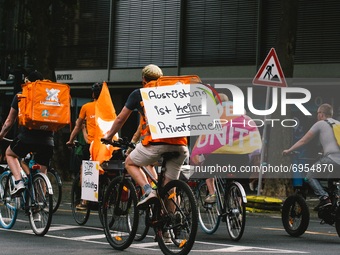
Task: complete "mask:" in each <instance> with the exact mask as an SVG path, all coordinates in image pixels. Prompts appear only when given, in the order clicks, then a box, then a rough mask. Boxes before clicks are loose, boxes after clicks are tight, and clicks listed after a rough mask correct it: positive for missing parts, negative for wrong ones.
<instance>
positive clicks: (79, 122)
mask: <svg viewBox="0 0 340 255" xmlns="http://www.w3.org/2000/svg"><path fill="white" fill-rule="evenodd" d="M83 122H84V120H83V119H82V118H78V119H77V121H76V126H75V127H74V129H73V131H72V133H71V135H70V139H69V141H68V142H67V143H66V144H67V145H72V146H73V145H74V139H75V138H76V136H77V135H78V134H79V132H80V131H81V130H82V127H83Z"/></svg>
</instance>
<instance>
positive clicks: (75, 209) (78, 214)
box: [71, 175, 90, 225]
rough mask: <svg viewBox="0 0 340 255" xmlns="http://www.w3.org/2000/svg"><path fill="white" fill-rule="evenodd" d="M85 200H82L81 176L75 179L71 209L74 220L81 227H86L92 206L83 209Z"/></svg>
mask: <svg viewBox="0 0 340 255" xmlns="http://www.w3.org/2000/svg"><path fill="white" fill-rule="evenodd" d="M83 204H84V200H83V199H81V183H80V176H79V175H77V177H76V178H75V179H74V181H73V184H72V190H71V208H72V214H73V218H74V219H75V221H76V222H77V223H78V224H79V225H84V224H85V223H86V222H87V220H88V219H89V217H90V206H89V205H87V206H85V207H81V205H83Z"/></svg>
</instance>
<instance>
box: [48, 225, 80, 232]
mask: <svg viewBox="0 0 340 255" xmlns="http://www.w3.org/2000/svg"><path fill="white" fill-rule="evenodd" d="M75 228H79V226H71V225H60V226H58V227H52V226H51V227H50V228H49V230H48V232H50V231H59V230H66V229H75Z"/></svg>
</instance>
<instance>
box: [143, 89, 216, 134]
mask: <svg viewBox="0 0 340 255" xmlns="http://www.w3.org/2000/svg"><path fill="white" fill-rule="evenodd" d="M141 94H142V98H143V104H144V107H145V111H146V116H147V119H148V124H149V127H150V131H151V136H152V139H159V138H169V137H183V136H196V135H202V134H212V133H221V132H222V125H221V123H220V118H219V115H218V113H217V107H216V105H217V102H216V101H215V99H214V95H213V93H212V91H211V90H210V89H209V87H208V86H206V85H204V84H193V85H185V84H182V83H180V82H179V83H178V84H175V85H172V86H162V87H152V88H143V89H141Z"/></svg>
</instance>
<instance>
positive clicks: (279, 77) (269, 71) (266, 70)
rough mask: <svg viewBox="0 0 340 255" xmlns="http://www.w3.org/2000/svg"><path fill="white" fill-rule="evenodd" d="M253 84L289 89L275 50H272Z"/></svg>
mask: <svg viewBox="0 0 340 255" xmlns="http://www.w3.org/2000/svg"><path fill="white" fill-rule="evenodd" d="M253 84H254V85H265V86H273V87H287V83H286V79H285V77H284V75H283V72H282V68H281V65H280V62H279V59H278V58H277V55H276V52H275V49H274V48H271V50H270V52H269V54H268V56H267V57H266V59H265V60H264V62H263V64H262V66H261V68H260V70H259V71H258V72H257V74H256V76H255V78H254V80H253Z"/></svg>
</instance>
